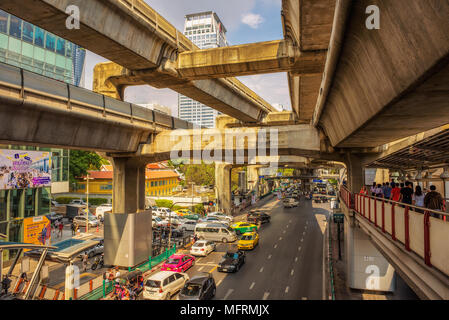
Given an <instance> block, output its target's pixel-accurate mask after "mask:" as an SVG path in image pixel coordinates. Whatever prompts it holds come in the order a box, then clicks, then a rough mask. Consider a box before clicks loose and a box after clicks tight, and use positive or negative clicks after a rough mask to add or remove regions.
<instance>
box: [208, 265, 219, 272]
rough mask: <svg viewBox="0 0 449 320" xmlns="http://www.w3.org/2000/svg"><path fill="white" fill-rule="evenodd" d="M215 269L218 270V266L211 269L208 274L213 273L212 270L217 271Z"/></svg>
mask: <svg viewBox="0 0 449 320" xmlns="http://www.w3.org/2000/svg"><path fill="white" fill-rule="evenodd" d="M217 268H218V265H216V266H215V267H213V268H212V269H210V271H209V273H212V272H214V270H215V269H217Z"/></svg>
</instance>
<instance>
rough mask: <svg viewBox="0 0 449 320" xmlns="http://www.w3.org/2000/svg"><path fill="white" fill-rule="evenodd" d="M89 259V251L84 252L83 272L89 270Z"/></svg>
mask: <svg viewBox="0 0 449 320" xmlns="http://www.w3.org/2000/svg"><path fill="white" fill-rule="evenodd" d="M88 260H89V256H88V255H87V252H84V255H83V272H86V271H87V262H88Z"/></svg>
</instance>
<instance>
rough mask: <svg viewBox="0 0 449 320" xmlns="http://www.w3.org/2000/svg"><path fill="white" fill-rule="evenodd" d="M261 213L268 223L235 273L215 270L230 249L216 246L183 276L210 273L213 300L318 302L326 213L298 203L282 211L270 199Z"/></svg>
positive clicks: (303, 202)
mask: <svg viewBox="0 0 449 320" xmlns="http://www.w3.org/2000/svg"><path fill="white" fill-rule="evenodd" d="M321 207H324V206H321ZM326 207H327V206H326ZM261 210H262V211H265V212H266V213H267V214H270V215H271V222H270V223H266V224H263V225H262V227H261V228H260V230H259V234H260V243H259V245H258V246H257V247H256V248H255V249H254V250H252V251H247V252H246V262H245V264H244V265H243V266H242V268H241V269H240V270H239V271H238V272H236V273H229V274H228V273H221V272H218V271H217V270H216V267H217V263H218V262H219V261H220V258H221V256H222V255H223V254H224V252H225V251H226V248H227V247H228V246H231V245H232V244H218V245H217V250H216V252H213V253H211V254H209V255H208V256H207V257H204V258H203V257H202V258H197V260H196V263H195V266H194V267H192V268H190V269H189V270H188V271H187V274H188V275H189V276H190V277H192V276H194V275H195V274H197V273H200V272H212V275H213V277H214V279H215V282H216V284H217V293H216V296H215V299H223V300H239V299H244V300H301V299H302V300H306V299H307V300H321V299H322V298H323V293H322V287H323V278H322V276H323V269H322V267H323V233H324V230H325V225H326V219H327V216H328V211H327V210H326V209H323V208H313V205H312V201H309V200H304V197H302V199H301V201H300V205H299V207H295V208H284V207H283V206H282V202H280V201H278V200H277V199H275V198H273V200H272V201H270V202H268V203H267V204H265V205H264V206H263V207H261ZM187 252H188V251H187V250H186V251H185V253H187ZM174 299H176V297H174Z"/></svg>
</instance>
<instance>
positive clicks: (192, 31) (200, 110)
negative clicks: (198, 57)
mask: <svg viewBox="0 0 449 320" xmlns="http://www.w3.org/2000/svg"><path fill="white" fill-rule="evenodd" d="M184 34H185V36H186V37H187V38H189V39H190V40H191V41H192V42H193V43H194V44H195V45H197V46H198V47H199V48H200V49H208V48H217V47H224V46H227V45H228V41H227V40H226V28H225V27H224V25H223V24H222V22H221V20H220V18H219V17H218V16H217V14H216V13H215V12H212V11H207V12H200V13H194V14H188V15H186V16H185V23H184ZM219 114H220V113H219V112H218V111H217V110H214V109H212V108H211V107H208V106H205V105H204V104H202V103H200V102H198V101H195V100H192V99H190V98H188V97H186V96H183V95H181V94H180V95H179V96H178V117H179V118H181V119H183V120H187V121H189V122H193V123H195V124H197V125H199V126H203V127H207V128H213V127H215V118H216V117H217V115H219Z"/></svg>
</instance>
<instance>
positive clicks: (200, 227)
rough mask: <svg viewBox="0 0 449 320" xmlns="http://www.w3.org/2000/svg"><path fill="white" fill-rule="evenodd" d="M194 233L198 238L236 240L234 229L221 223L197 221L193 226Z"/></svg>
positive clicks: (224, 241)
mask: <svg viewBox="0 0 449 320" xmlns="http://www.w3.org/2000/svg"><path fill="white" fill-rule="evenodd" d="M194 233H195V235H196V236H197V237H198V239H200V240H212V241H221V242H223V243H227V242H234V241H235V240H237V234H236V233H235V230H234V229H232V228H231V227H228V226H226V225H225V224H223V223H210V222H209V223H198V224H197V225H196V226H195V231H194Z"/></svg>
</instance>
